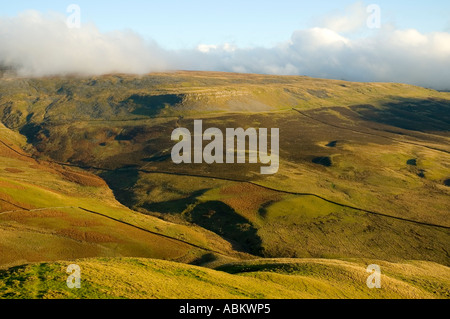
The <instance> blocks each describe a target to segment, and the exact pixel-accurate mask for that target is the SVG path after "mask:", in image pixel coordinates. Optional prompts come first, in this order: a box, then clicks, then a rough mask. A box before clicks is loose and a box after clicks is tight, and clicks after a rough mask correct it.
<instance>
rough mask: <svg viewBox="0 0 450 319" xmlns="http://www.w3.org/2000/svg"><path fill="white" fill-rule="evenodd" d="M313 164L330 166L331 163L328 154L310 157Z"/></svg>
mask: <svg viewBox="0 0 450 319" xmlns="http://www.w3.org/2000/svg"><path fill="white" fill-rule="evenodd" d="M312 162H313V163H314V164H319V165H322V166H325V167H330V166H331V165H332V164H333V163H332V162H331V158H330V157H328V156H319V157H316V158H313V159H312Z"/></svg>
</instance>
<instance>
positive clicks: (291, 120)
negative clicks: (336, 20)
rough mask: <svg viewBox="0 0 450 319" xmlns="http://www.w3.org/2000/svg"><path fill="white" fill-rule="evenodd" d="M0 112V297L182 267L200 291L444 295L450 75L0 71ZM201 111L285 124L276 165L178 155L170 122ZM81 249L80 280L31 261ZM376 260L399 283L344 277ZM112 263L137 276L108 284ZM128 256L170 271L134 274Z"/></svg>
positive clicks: (70, 255)
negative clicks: (406, 80) (447, 85)
mask: <svg viewBox="0 0 450 319" xmlns="http://www.w3.org/2000/svg"><path fill="white" fill-rule="evenodd" d="M0 119H1V123H2V124H1V127H0V158H1V166H0V232H1V233H2V235H1V236H0V252H1V253H0V266H1V267H3V268H4V269H5V270H4V271H3V272H1V275H0V294H3V297H38V298H40V297H43V296H46V297H52V296H53V297H69V298H74V297H75V298H77V297H96V296H98V297H102V298H106V297H139V298H145V297H146V296H147V297H152V298H158V297H161V298H165V297H168V298H173V297H176V296H184V295H183V294H184V293H185V292H184V291H185V290H183V289H181V288H180V286H179V285H180V282H182V281H183V280H185V279H186V278H185V279H183V278H184V277H182V276H181V277H177V276H176V275H175V273H177V271H179V272H180V273H184V272H186V273H188V274H191V273H192V272H194V273H195V272H196V271H204V274H205V275H204V276H206V277H207V278H208V279H207V280H206V279H204V278H203V279H204V280H203V279H202V280H200V279H198V278H196V277H195V276H194V277H193V279H192V280H193V281H192V284H193V285H200V286H199V288H198V290H196V291H197V292H198V294H197V295H196V296H197V297H199V298H208V297H210V296H212V295H215V296H223V297H227V298H228V297H230V296H232V295H233V294H232V291H233V289H238V290H239V289H242V291H244V292H245V293H244V292H243V293H242V294H240V293H239V294H237V296H241V297H242V296H244V297H245V296H247V297H252V298H253V297H254V298H272V297H273V298H285V297H286V298H300V297H306V298H309V297H333V298H346V297H350V298H360V297H363V298H365V297H380V298H390V297H392V298H418V297H425V298H428V297H438V298H448V291H449V282H448V277H449V275H450V271H449V269H448V266H449V265H450V259H449V249H450V247H449V242H450V231H449V227H450V216H449V214H448V211H449V209H448V208H449V207H450V205H449V204H450V202H449V198H450V197H449V195H450V189H449V184H450V182H449V180H450V155H449V153H450V146H449V145H450V124H449V123H450V93H448V92H437V91H434V90H430V89H425V88H420V87H415V86H411V85H404V84H396V83H353V82H346V81H334V80H321V79H312V78H308V77H298V76H264V75H251V74H229V73H217V72H185V71H183V72H175V73H155V74H149V75H146V76H141V77H137V76H131V75H105V76H99V77H89V78H80V77H48V78H30V79H27V78H20V79H18V78H2V79H0ZM195 119H202V120H203V126H204V127H205V128H206V127H217V128H219V129H221V130H222V131H223V132H224V131H225V129H226V128H229V127H234V128H237V127H243V128H249V127H255V128H273V127H276V128H279V129H280V154H279V156H280V168H279V171H278V173H277V174H274V175H261V174H259V168H260V164H212V165H208V164H205V163H203V164H181V165H176V164H174V163H173V162H172V161H171V158H170V152H171V148H172V147H173V145H174V142H173V141H171V139H170V135H171V132H172V131H173V130H174V129H175V128H178V127H186V128H188V129H189V130H190V131H193V123H194V120H195ZM80 258H82V260H80V261H79V262H80V263H82V264H83V267H84V266H85V267H87V269H89V270H87V274H88V275H87V276H88V277H89V276H90V277H89V278H90V279H89V280H91V279H92V282H95V283H96V284H95V285H93V286H92V287H91V288H92V289H91V288H90V289H89V291H85V292H80V293H82V294H85V295H76V294H75V295H73V293H72V292H68V291H65V290H62V289H63V288H62V287H61V286H58V285H59V284H55V285H56V286H51V285H50V284H49V286H45V285H44V284H43V283H42V282H38V281H36V279H35V275H33V274H34V273H36V272H39V273H44V274H47V275H48V276H51V275H49V272H51V271H54V269H59V268H61V267H63V266H64V265H66V264H67V262H66V261H68V260H79V259H80ZM86 258H87V259H86ZM104 258H108V259H104ZM127 258H139V259H127ZM143 258H150V259H143ZM161 260H166V261H161ZM372 261H376V263H379V264H380V265H383V266H382V269H384V268H386V270H387V272H386V273H384V271H383V274H385V275H386V280H387V283H388V284H387V287H391V288H392V289H390V290H387V291H386V290H385V291H383V292H376V291H370V290H368V289H367V287H365V286H363V287H359V286H352V284H351V280H349V281H345V282H346V284H345V288H342V287H341V288H339V287H336V282H335V280H337V279H335V278H333V276H334V274H335V273H336V274H339V275H338V276H344V277H345V278H359V279H358V280H359V281H361V280H362V279H361V278H363V277H365V276H367V274H366V273H365V267H364V264H366V266H367V265H368V264H371V263H374V262H372ZM42 262H45V264H41V263H42ZM77 262H78V261H77ZM175 262H177V263H175ZM29 263H33V264H29ZM22 264H28V265H25V266H20V265H22ZM189 264H191V265H189ZM192 265H197V266H192ZM274 265H275V266H274ZM305 265H307V266H305ZM324 265H325V266H326V267H325V266H324ZM330 265H332V266H330ZM13 266H14V267H16V268H10V267H13ZM17 266H20V267H18V268H17ZM198 266H202V268H198ZM105 267H106V268H108V267H111V268H108V271H113V272H114V273H115V276H116V278H119V277H118V276H122V275H123V276H124V277H123V282H127V285H131V286H133V287H134V288H132V289H131V290H130V291H128V290H127V289H125V288H124V290H123V291H122V290H120V292H118V293H117V295H114V294H112V293H110V292H108V291H109V288H108V285H105V286H102V285H101V284H99V282H98V281H96V279H95V274H96V271H97V272H98V271H99V270H98V269H100V268H105ZM323 267H325V268H327V267H332V268H333V267H334V268H333V270H332V271H331V270H330V271H328V270H329V269H328V268H327V269H328V270H327V269H323ZM244 268H245V269H246V270H245V271H242V269H244ZM95 269H97V270H95ZM131 269H132V270H131ZM164 269H169V270H168V271H165V270H164ZM177 269H178V270H177ZM213 269H216V270H213ZM268 269H269V270H270V271H268ZM286 269H287V270H286ZM305 269H307V271H306V270H305ZM128 270H130V271H132V272H133V273H140V272H142V273H143V274H144V273H145V274H147V275H148V276H150V277H152V278H153V276H156V277H158V276H160V275H161V274H160V272H161V271H162V272H163V273H164V274H162V275H161V276H162V277H158V278H159V279H158V280H163V279H164V280H167V279H168V278H171V279H173V282H171V283H172V284H173V285H168V286H165V288H164V289H163V290H160V291H154V290H153V288H152V287H153V286H152V285H151V284H150V281H148V284H146V286H145V287H144V288H143V287H140V286H139V287H138V283H137V280H136V281H133V278H128V277H127V276H128V275H127V274H125V273H127V271H128ZM163 270H164V271H163ZM176 270H177V271H176ZM313 270H314V271H313ZM305 271H306V273H305ZM122 272H123V274H122ZM427 272H428V273H427ZM318 274H319V275H318ZM320 274H322V275H320ZM47 275H46V276H47ZM17 276H19V277H20V278H22V277H21V276H25V277H26V278H28V279H25V283H24V282H23V280H22V279H17V278H19V277H17ZM58 276H59V275H58ZM58 276H57V278H60V277H61V278H62V276H64V273H63V274H62V275H61V276H60V277H58ZM143 276H144V275H143ZM16 277H17V278H16ZM25 277H24V278H25ZM156 277H155V278H156ZM236 277H238V279H237V278H236ZM415 278H416V279H415ZM417 278H420V279H417ZM14 280H16V281H19V282H22V284H19V285H18V286H17V287H16V288H11V285H10V284H11V283H12V282H13V281H14ZM121 280H122V279H121ZM155 280H156V279H155ZM186 280H188V279H186ZM205 280H206V281H207V282H209V284H208V285H203V282H204V281H205ZM221 280H223V281H224V282H226V283H227V284H226V285H225V284H224V285H221V284H219V281H221ZM278 281H280V282H282V283H283V284H279V283H278ZM2 283H3V286H2ZM238 283H239V285H240V286H239V285H238ZM265 285H269V286H267V287H266V288H267V289H266V290H264V289H263V288H261V287H260V286H265ZM305 285H308V287H309V288H311V289H312V288H314V289H313V292H311V290H309V289H308V292H306V288H305ZM37 286H39V287H40V288H39V289H37V288H36V287H37ZM238 286H239V287H240V288H236V287H238ZM200 287H201V288H200ZM231 287H235V288H231ZM302 287H303V288H302ZM364 287H365V288H364ZM36 289H37V290H36ZM142 289H143V290H142ZM137 291H141V293H138V292H137ZM177 294H178V295H177Z"/></svg>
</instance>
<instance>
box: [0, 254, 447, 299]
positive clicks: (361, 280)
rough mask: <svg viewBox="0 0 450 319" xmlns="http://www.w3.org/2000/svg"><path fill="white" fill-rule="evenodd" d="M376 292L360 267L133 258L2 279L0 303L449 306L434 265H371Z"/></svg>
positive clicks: (30, 269)
mask: <svg viewBox="0 0 450 319" xmlns="http://www.w3.org/2000/svg"><path fill="white" fill-rule="evenodd" d="M71 263H75V264H77V265H79V266H80V268H81V288H80V289H69V288H67V286H66V279H67V277H68V274H66V269H67V266H68V265H69V264H71ZM377 263H379V264H380V267H381V272H382V277H381V289H369V288H368V287H367V286H366V279H367V277H368V275H369V274H368V273H367V272H366V269H365V268H366V267H367V265H366V262H365V261H361V260H359V261H340V260H321V259H291V260H261V261H255V262H250V263H249V262H247V263H239V264H231V265H225V266H222V267H221V268H220V270H221V271H217V270H213V269H206V268H201V267H196V266H190V265H185V264H179V263H174V262H169V261H161V260H151V259H139V258H120V259H117V258H116V259H111V258H108V259H106V258H101V259H84V260H75V261H71V262H57V263H44V264H30V265H26V266H20V267H14V268H11V269H8V270H4V271H0V297H1V298H27V299H30V298H37V299H42V298H45V299H47V298H49V299H75V298H76V299H78V298H83V299H85V298H91V299H92V298H95V299H103V298H107V299H114V298H134V299H136V298H138V299H140V298H145V299H147V298H150V299H151V298H165V299H173V298H176V299H183V298H184V299H185V298H189V299H191V298H195V299H206V298H214V299H228V298H231V299H236V298H246V299H247V298H252V299H267V298H269V299H272V298H287V299H289V298H448V297H449V296H448V292H449V288H450V282H449V279H448V278H449V276H448V275H449V269H448V268H447V267H444V266H440V265H438V264H434V263H427V262H405V263H401V264H394V263H386V262H377Z"/></svg>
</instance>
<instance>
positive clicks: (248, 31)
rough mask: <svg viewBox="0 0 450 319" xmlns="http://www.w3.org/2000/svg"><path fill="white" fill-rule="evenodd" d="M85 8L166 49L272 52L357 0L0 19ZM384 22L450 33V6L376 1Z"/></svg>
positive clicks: (2, 12) (137, 8) (123, 8)
mask: <svg viewBox="0 0 450 319" xmlns="http://www.w3.org/2000/svg"><path fill="white" fill-rule="evenodd" d="M72 3H74V4H78V5H79V6H80V8H81V18H82V22H83V23H87V22H92V23H94V24H95V25H96V26H97V27H98V28H99V29H100V30H101V31H111V30H123V29H132V30H134V31H135V32H137V33H139V34H140V35H141V36H143V37H144V38H146V39H153V40H155V41H156V42H157V43H158V44H159V45H160V46H162V47H163V48H166V49H183V48H193V47H196V46H197V45H199V44H204V43H205V44H221V43H232V44H234V45H236V46H239V47H255V46H262V47H271V46H274V45H275V44H277V43H280V42H283V41H286V40H288V39H289V38H290V37H291V35H292V32H293V31H295V30H300V29H306V28H311V27H314V26H318V25H319V24H320V19H321V18H322V17H324V16H326V15H329V14H339V13H343V12H344V10H345V8H346V7H347V6H349V5H351V4H353V3H355V0H341V1H336V0H316V1H302V0H278V1H273V0H272V1H269V0H226V1H223V0H221V1H213V0H147V1H145V0H128V1H119V0H96V1H95V0H94V1H85V0H72V1H61V0H46V1H35V0H18V1H7V2H6V1H5V2H2V5H1V8H0V16H9V17H13V16H16V15H17V14H18V13H20V12H23V11H26V10H30V9H33V10H38V11H41V12H44V13H45V12H49V11H54V12H60V13H65V12H66V8H67V6H68V5H69V4H72ZM364 3H365V4H367V5H368V4H371V3H375V4H378V5H379V6H380V8H381V13H382V22H383V23H391V24H394V25H395V27H396V28H397V29H409V28H413V29H417V30H418V31H420V32H422V33H428V32H433V31H450V1H448V0H434V1H433V0H430V1H417V0H412V1H411V0H410V1H407V0H396V1H392V0H390V1H386V0H374V1H365V2H364Z"/></svg>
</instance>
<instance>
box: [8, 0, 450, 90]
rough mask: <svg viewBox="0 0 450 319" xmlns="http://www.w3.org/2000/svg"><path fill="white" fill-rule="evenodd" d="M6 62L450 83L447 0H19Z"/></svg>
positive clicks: (63, 68) (62, 69)
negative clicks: (211, 0)
mask: <svg viewBox="0 0 450 319" xmlns="http://www.w3.org/2000/svg"><path fill="white" fill-rule="evenodd" d="M0 30H2V31H3V32H1V33H0V65H6V66H11V67H13V68H14V69H16V70H17V72H18V74H19V75H21V76H25V77H29V76H38V77H39V76H46V75H64V74H72V73H77V74H80V75H83V74H85V75H99V74H108V73H128V74H146V73H150V72H155V71H156V72H158V71H170V70H198V71H223V72H231V73H252V74H267V75H305V76H310V77H314V78H324V79H345V80H346V81H354V82H394V83H405V84H412V85H418V86H422V87H428V88H433V89H437V90H450V74H449V72H446V70H448V69H450V3H449V2H448V1H439V0H437V1H433V2H432V3H430V2H425V1H423V2H421V1H415V2H412V3H411V1H403V0H402V1H395V3H392V2H388V1H385V0H381V1H377V2H374V3H372V2H367V1H353V0H352V1H347V0H341V1H325V0H322V1H319V3H316V2H314V3H310V2H307V1H289V0H285V1H281V2H277V3H275V2H273V1H260V2H258V3H256V2H255V1H247V2H245V3H240V2H237V1H230V2H226V3H225V2H215V3H213V4H210V3H209V2H206V1H203V0H197V1H193V2H189V3H185V2H183V1H177V0H171V1H167V2H166V1H164V3H163V2H161V1H137V0H131V1H128V2H126V3H124V2H119V1H113V2H112V3H108V4H106V3H105V2H104V1H95V2H88V1H85V0H82V1H74V2H73V3H71V2H61V1H51V0H47V1H40V2H39V3H36V2H35V1H28V0H24V1H20V2H14V3H8V4H6V5H4V6H3V7H2V9H1V11H0Z"/></svg>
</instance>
